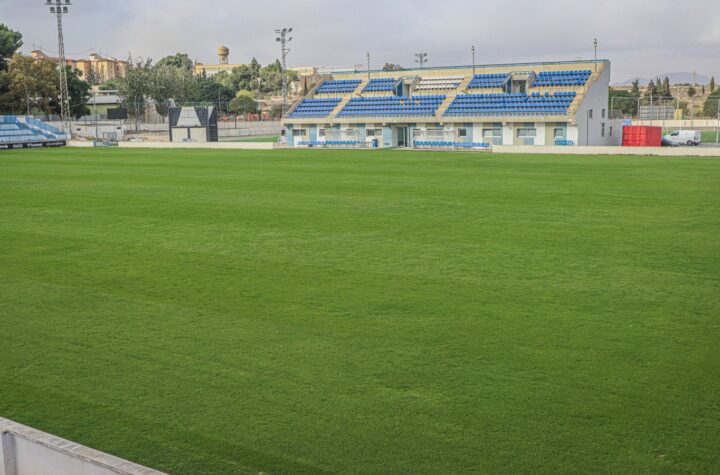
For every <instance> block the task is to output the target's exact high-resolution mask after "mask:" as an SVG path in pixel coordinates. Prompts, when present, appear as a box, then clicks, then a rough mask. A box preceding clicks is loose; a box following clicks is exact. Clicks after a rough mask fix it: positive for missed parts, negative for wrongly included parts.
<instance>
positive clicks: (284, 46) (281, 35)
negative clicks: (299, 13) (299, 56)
mask: <svg viewBox="0 0 720 475" xmlns="http://www.w3.org/2000/svg"><path fill="white" fill-rule="evenodd" d="M292 31H293V29H292V28H283V29H281V30H275V33H276V34H277V35H278V36H277V38H275V41H276V42H278V43H280V48H281V49H280V51H281V53H282V71H281V75H282V77H281V80H282V94H283V103H282V111H281V115H282V116H284V115H285V110H286V109H287V99H288V77H287V55H288V53H290V48H288V43H290V42H291V41H292V40H293V39H292V36H290V37H289V36H288V35H289V34H290V33H292Z"/></svg>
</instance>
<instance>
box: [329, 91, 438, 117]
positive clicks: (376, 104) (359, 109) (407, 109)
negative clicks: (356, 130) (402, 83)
mask: <svg viewBox="0 0 720 475" xmlns="http://www.w3.org/2000/svg"><path fill="white" fill-rule="evenodd" d="M445 97H446V96H441V95H428V96H414V97H405V96H400V97H399V96H392V97H358V98H352V99H350V100H349V101H348V103H347V104H346V105H345V107H343V109H342V110H341V111H340V113H339V114H338V117H416V116H434V115H435V113H436V112H437V109H438V107H440V104H442V102H443V101H444V100H445Z"/></svg>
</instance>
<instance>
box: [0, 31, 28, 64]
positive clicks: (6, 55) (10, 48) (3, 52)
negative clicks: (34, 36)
mask: <svg viewBox="0 0 720 475" xmlns="http://www.w3.org/2000/svg"><path fill="white" fill-rule="evenodd" d="M22 44H23V42H22V34H20V33H19V32H17V31H13V30H11V29H10V28H8V27H7V26H5V25H4V24H2V23H0V71H5V70H6V69H7V67H8V64H7V63H8V61H10V59H11V58H12V57H13V56H14V55H15V52H16V51H17V50H19V49H20V47H21V46H22Z"/></svg>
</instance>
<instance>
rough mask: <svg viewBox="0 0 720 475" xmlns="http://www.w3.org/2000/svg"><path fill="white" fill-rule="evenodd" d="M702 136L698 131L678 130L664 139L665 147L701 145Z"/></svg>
mask: <svg viewBox="0 0 720 475" xmlns="http://www.w3.org/2000/svg"><path fill="white" fill-rule="evenodd" d="M701 143H702V136H701V134H700V131H698V130H676V131H674V132H672V133H671V134H668V135H666V136H665V137H663V145H672V146H678V145H700V144H701Z"/></svg>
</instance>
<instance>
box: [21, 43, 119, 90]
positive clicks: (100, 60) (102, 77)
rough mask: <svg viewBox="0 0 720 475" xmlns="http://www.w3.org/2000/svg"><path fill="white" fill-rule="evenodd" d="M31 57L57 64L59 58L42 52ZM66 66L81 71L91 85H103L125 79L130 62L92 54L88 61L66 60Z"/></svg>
mask: <svg viewBox="0 0 720 475" xmlns="http://www.w3.org/2000/svg"><path fill="white" fill-rule="evenodd" d="M30 56H31V57H32V58H33V59H35V60H36V61H53V62H57V61H58V58H53V57H51V56H48V55H46V54H45V53H43V52H42V51H40V50H34V51H32V52H31V53H30ZM65 62H66V64H67V65H68V66H70V67H71V68H72V69H73V70H76V71H79V72H80V74H81V77H82V79H83V80H85V81H86V82H88V83H90V84H101V83H104V82H107V81H110V80H111V79H115V78H121V77H125V74H126V72H127V69H128V62H127V61H123V60H120V59H115V58H112V57H106V58H104V57H102V56H100V55H99V54H97V53H92V54H91V55H90V56H89V57H88V59H66V60H65Z"/></svg>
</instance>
